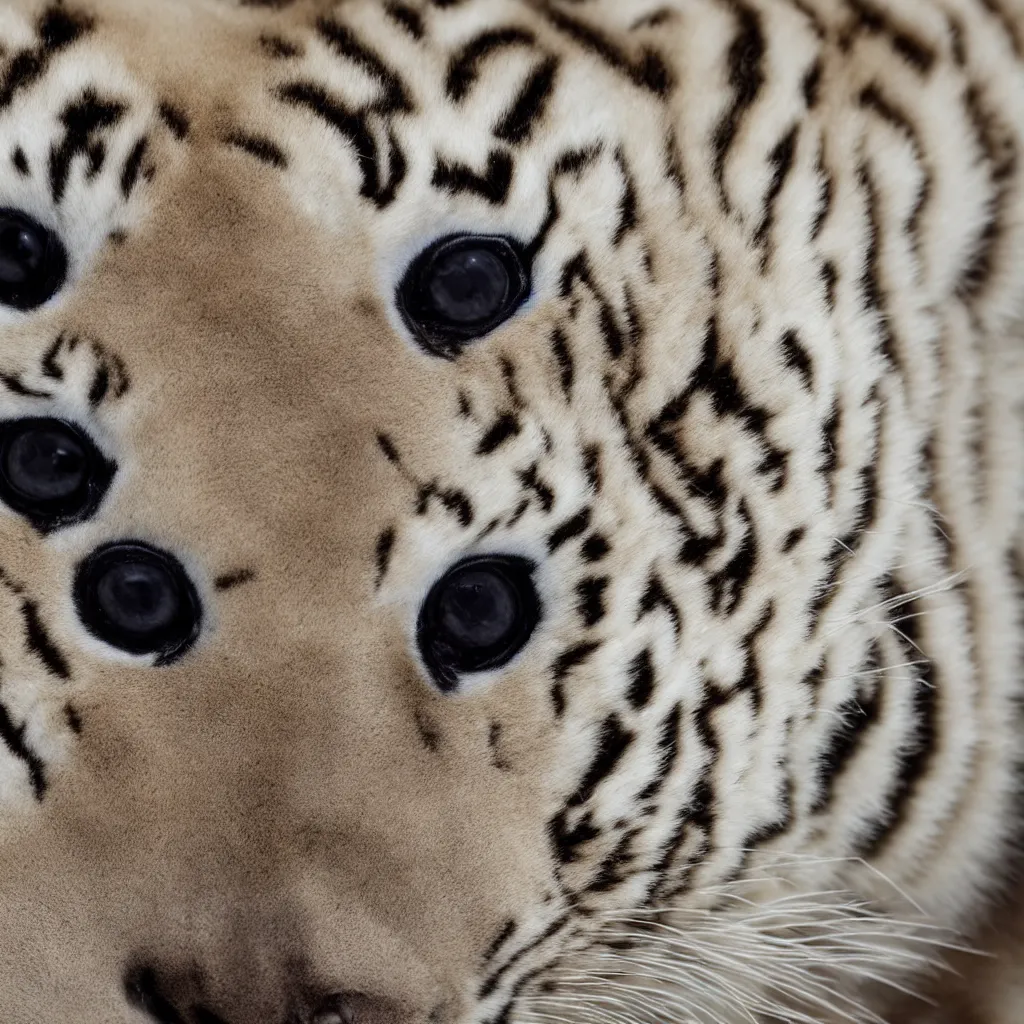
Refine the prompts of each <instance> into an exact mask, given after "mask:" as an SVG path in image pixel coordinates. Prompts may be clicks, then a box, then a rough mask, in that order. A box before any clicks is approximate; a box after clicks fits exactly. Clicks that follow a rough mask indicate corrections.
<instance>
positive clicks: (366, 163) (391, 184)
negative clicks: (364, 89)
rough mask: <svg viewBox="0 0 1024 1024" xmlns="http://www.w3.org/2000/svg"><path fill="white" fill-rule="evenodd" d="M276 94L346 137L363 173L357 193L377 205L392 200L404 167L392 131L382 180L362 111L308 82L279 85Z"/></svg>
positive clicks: (387, 203) (374, 141)
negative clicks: (387, 164)
mask: <svg viewBox="0 0 1024 1024" xmlns="http://www.w3.org/2000/svg"><path fill="white" fill-rule="evenodd" d="M277 95H278V98H279V99H280V100H281V101H282V102H284V103H288V104H291V105H292V106H296V107H303V108H305V109H306V110H308V111H309V112H310V113H312V114H315V115H316V116H317V117H319V118H321V119H322V120H323V121H325V122H326V123H327V124H328V125H330V126H331V127H332V128H333V129H335V131H337V132H338V133H339V134H340V135H342V136H343V137H344V138H345V139H347V140H348V142H349V144H350V145H351V146H352V149H353V151H354V155H355V158H356V160H357V162H358V164H359V170H360V173H361V174H362V176H363V182H362V185H361V187H360V189H359V194H360V195H361V196H364V197H365V198H367V199H370V200H371V201H372V202H373V203H374V205H376V206H377V207H378V208H383V207H385V206H387V205H389V204H390V203H391V202H393V201H394V199H395V197H396V196H397V194H398V189H399V186H400V185H401V184H402V182H403V181H404V180H405V175H406V171H407V169H408V168H407V164H406V160H405V156H404V154H403V153H402V151H401V149H400V148H399V146H398V142H397V140H396V139H395V136H394V134H393V133H391V132H389V133H388V145H389V153H388V161H389V170H388V177H387V180H386V181H382V180H381V156H380V153H379V151H378V149H377V140H376V138H375V136H374V134H373V132H371V131H370V128H369V125H368V124H367V114H366V112H365V111H352V110H349V109H348V108H347V107H346V106H345V105H344V104H343V103H342V102H341V101H340V100H338V99H336V98H335V97H333V96H330V95H329V94H328V93H327V92H326V91H325V90H324V89H323V88H322V87H321V86H319V85H316V84H314V83H312V82H293V83H291V84H290V85H285V86H282V87H281V88H280V89H279V90H278V93H277Z"/></svg>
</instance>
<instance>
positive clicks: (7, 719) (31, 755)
mask: <svg viewBox="0 0 1024 1024" xmlns="http://www.w3.org/2000/svg"><path fill="white" fill-rule="evenodd" d="M0 740H2V741H3V744H4V746H5V747H6V748H7V750H8V751H9V752H10V753H11V755H12V756H13V757H16V758H17V759H18V760H19V761H21V762H22V763H23V764H24V765H25V768H26V770H27V771H28V779H29V782H30V783H31V785H32V793H33V795H34V796H35V798H36V800H42V799H43V797H44V796H45V795H46V775H45V772H44V768H45V765H44V764H43V760H42V758H40V757H39V755H38V754H37V753H36V752H35V751H34V750H32V749H31V747H29V746H28V744H26V743H25V725H24V723H22V724H21V725H15V724H14V722H13V721H12V719H11V716H10V712H9V711H8V710H7V708H6V706H5V705H4V704H3V702H2V701H0Z"/></svg>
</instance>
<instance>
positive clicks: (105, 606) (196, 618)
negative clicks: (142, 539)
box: [74, 541, 202, 665]
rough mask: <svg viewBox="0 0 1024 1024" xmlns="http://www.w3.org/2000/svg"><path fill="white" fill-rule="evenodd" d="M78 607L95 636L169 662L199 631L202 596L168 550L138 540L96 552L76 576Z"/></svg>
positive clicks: (126, 649)
mask: <svg viewBox="0 0 1024 1024" xmlns="http://www.w3.org/2000/svg"><path fill="white" fill-rule="evenodd" d="M74 597H75V608H76V610H77V611H78V617H79V618H80V619H81V620H82V623H83V625H84V626H85V628H86V629H88V630H89V632H90V633H92V634H93V635H94V636H96V637H98V638H99V639H100V640H102V641H104V643H108V644H110V646H111V647H116V648H118V649H119V650H122V651H126V652H127V653H129V654H156V655H157V656H158V657H157V664H162V665H163V664H167V663H169V662H171V661H173V660H174V659H175V658H178V657H180V656H181V655H182V654H184V653H185V651H187V650H188V649H189V648H190V647H191V646H192V644H193V643H195V641H196V639H197V637H198V636H199V628H200V625H201V624H202V607H201V605H200V603H199V595H198V594H197V593H196V589H195V587H194V586H193V585H192V581H191V580H190V579H189V578H188V574H187V573H186V572H185V570H184V569H183V568H182V566H181V564H180V563H179V562H178V560H177V559H176V558H174V557H173V556H172V555H169V554H168V553H167V552H166V551H160V550H158V549H157V548H153V547H150V546H149V545H148V544H141V543H138V542H135V541H126V542H121V543H116V544H108V545H106V546H105V547H102V548H99V549H98V550H97V551H94V552H93V553H92V554H91V555H90V556H89V557H88V558H87V559H86V560H85V561H84V562H83V563H82V564H81V565H80V566H79V568H78V573H77V575H76V577H75V589H74Z"/></svg>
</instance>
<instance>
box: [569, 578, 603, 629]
mask: <svg viewBox="0 0 1024 1024" xmlns="http://www.w3.org/2000/svg"><path fill="white" fill-rule="evenodd" d="M610 582H611V580H610V579H609V578H608V577H607V576H588V577H587V578H586V579H583V580H581V581H580V582H579V583H577V584H576V597H577V605H576V610H577V611H578V612H579V614H580V618H581V619H582V620H583V625H584V626H585V627H586V628H587V629H591V628H592V627H594V626H596V625H597V624H598V623H599V622H600V621H601V620H602V619H603V618H604V617H605V614H606V611H607V610H606V608H605V604H604V592H605V591H606V590H607V589H608V584H609V583H610Z"/></svg>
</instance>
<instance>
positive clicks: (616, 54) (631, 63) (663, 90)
mask: <svg viewBox="0 0 1024 1024" xmlns="http://www.w3.org/2000/svg"><path fill="white" fill-rule="evenodd" d="M540 11H541V13H542V14H543V15H544V16H545V17H546V18H547V19H548V21H550V22H551V24H552V25H554V26H555V28H557V29H558V30H559V31H560V32H563V33H564V34H565V35H567V36H569V38H570V39H572V40H573V41H574V42H575V43H577V44H578V45H579V46H582V47H583V49H585V50H587V51H588V52H589V53H591V54H593V55H594V56H595V57H598V58H600V59H601V60H603V61H604V62H605V64H607V65H608V66H609V67H610V68H612V69H613V70H615V71H616V72H618V73H619V74H622V75H625V77H626V78H628V79H629V80H630V81H631V82H632V83H633V84H634V85H636V86H638V87H639V88H641V89H646V90H648V91H649V92H653V93H655V94H656V95H658V96H665V95H666V94H667V93H668V92H669V91H670V90H671V89H672V87H673V85H674V84H675V83H674V81H673V78H672V72H671V71H670V70H669V68H668V66H667V65H666V64H665V61H664V58H663V57H662V56H661V54H659V53H658V52H657V51H656V50H653V49H651V48H650V47H643V48H641V50H640V51H639V54H638V56H637V57H636V59H630V57H629V56H628V55H627V54H626V53H625V52H624V51H623V50H622V49H621V48H620V47H618V46H616V45H615V43H613V42H612V41H611V40H610V39H609V38H608V37H607V36H604V35H602V34H601V33H600V32H598V31H597V29H595V28H592V27H591V26H590V25H585V24H584V23H583V22H581V21H577V20H576V19H575V18H572V17H570V16H569V15H568V14H565V13H564V12H563V11H560V10H558V9H557V8H555V7H552V6H550V5H549V4H545V5H544V6H543V7H541V8H540Z"/></svg>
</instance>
